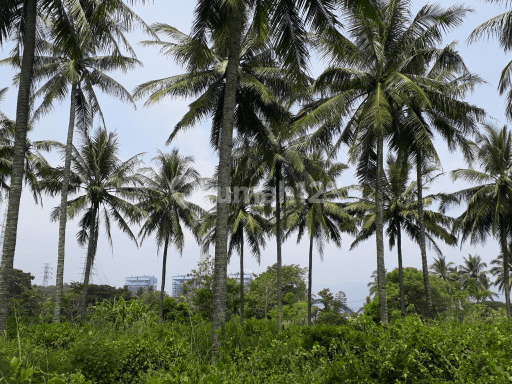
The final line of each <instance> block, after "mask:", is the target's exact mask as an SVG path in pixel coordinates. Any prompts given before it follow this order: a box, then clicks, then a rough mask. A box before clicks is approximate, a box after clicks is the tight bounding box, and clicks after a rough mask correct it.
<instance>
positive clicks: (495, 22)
mask: <svg viewBox="0 0 512 384" xmlns="http://www.w3.org/2000/svg"><path fill="white" fill-rule="evenodd" d="M484 1H485V2H487V3H497V4H505V5H509V3H508V1H505V0H484ZM511 17H512V10H509V11H505V12H503V13H502V14H500V15H498V16H495V17H493V18H491V19H490V20H487V21H485V22H484V23H482V24H480V25H479V26H478V27H476V28H475V30H474V31H473V32H472V33H471V35H469V38H468V41H469V42H470V43H473V42H476V41H477V40H480V39H481V38H482V37H484V36H487V37H497V38H498V41H499V44H500V46H501V47H502V48H503V50H504V51H505V52H507V51H509V50H510V49H511V48H512V25H511V24H510V18H511ZM511 74H512V61H510V62H509V63H508V64H507V65H506V66H505V68H503V71H502V72H501V77H500V82H499V84H498V90H499V93H500V95H503V94H504V93H505V92H506V93H507V102H506V109H505V110H506V116H507V119H509V120H510V119H512V87H511V86H510V84H511V81H510V79H511V77H510V75H511Z"/></svg>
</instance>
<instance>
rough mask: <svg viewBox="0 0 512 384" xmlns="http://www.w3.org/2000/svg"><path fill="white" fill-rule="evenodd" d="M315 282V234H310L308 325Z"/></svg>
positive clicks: (309, 324)
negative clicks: (312, 289) (312, 287)
mask: <svg viewBox="0 0 512 384" xmlns="http://www.w3.org/2000/svg"><path fill="white" fill-rule="evenodd" d="M312 284H313V234H311V235H309V269H308V326H311V308H312V303H311V299H312V298H311V296H312V295H311V286H312Z"/></svg>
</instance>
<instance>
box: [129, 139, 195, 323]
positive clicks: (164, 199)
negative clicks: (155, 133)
mask: <svg viewBox="0 0 512 384" xmlns="http://www.w3.org/2000/svg"><path fill="white" fill-rule="evenodd" d="M153 162H155V163H156V165H157V170H156V171H155V170H153V169H151V168H149V169H147V170H146V177H145V187H144V189H143V194H142V197H141V201H140V203H139V204H138V205H139V207H140V208H141V209H143V210H144V211H145V212H146V213H147V218H146V219H145V222H144V224H143V225H142V227H141V229H140V232H139V237H140V239H141V244H142V241H144V239H145V238H147V237H148V236H150V235H151V234H153V233H154V234H155V239H156V243H157V246H158V248H159V249H161V248H163V262H162V283H161V288H160V319H161V320H162V321H163V320H164V312H163V310H164V296H165V276H166V271H167V250H168V248H169V246H170V245H171V244H172V245H174V246H175V247H176V249H177V250H178V251H179V253H180V255H181V254H182V252H183V246H184V245H185V234H184V232H183V225H184V226H185V227H186V228H188V229H189V230H192V232H193V233H197V226H198V225H197V219H198V215H200V214H201V213H203V209H202V208H201V207H200V206H198V205H197V204H194V203H192V202H190V201H188V200H187V199H188V198H190V196H191V195H192V194H193V193H194V191H195V190H196V189H197V188H198V187H199V186H200V183H201V179H200V175H199V172H197V170H196V169H195V168H194V167H193V166H192V164H193V162H194V158H193V157H191V156H181V155H180V154H179V152H178V149H173V150H172V151H171V152H170V153H168V154H167V153H162V152H159V153H158V155H157V156H156V157H155V158H153Z"/></svg>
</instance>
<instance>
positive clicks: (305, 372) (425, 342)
mask: <svg viewBox="0 0 512 384" xmlns="http://www.w3.org/2000/svg"><path fill="white" fill-rule="evenodd" d="M511 335H512V322H510V321H507V320H505V319H487V320H471V319H466V320H465V321H464V322H457V321H443V322H430V323H426V322H423V321H421V320H420V319H419V318H418V317H414V316H412V317H409V318H407V319H406V320H405V322H402V321H396V322H393V323H391V324H389V325H386V326H382V325H376V324H375V323H374V322H372V321H371V320H369V319H368V318H367V317H361V318H359V319H351V320H350V321H349V323H348V324H347V325H342V326H332V325H316V326H312V327H310V328H308V327H300V326H289V327H288V328H286V329H285V330H284V331H282V332H278V331H277V328H276V326H275V324H274V323H273V322H271V321H268V320H256V319H248V320H247V321H246V322H245V323H244V325H243V326H241V325H240V324H239V322H238V321H237V319H233V320H232V321H231V322H229V323H228V324H227V326H226V328H225V330H224V331H223V333H222V340H223V344H222V349H221V352H222V358H221V359H220V361H218V362H217V363H216V364H215V365H214V366H212V365H211V364H210V361H209V359H210V348H211V345H210V338H211V337H210V336H211V328H210V325H209V323H207V322H204V321H195V320H194V319H188V321H186V322H166V323H163V324H159V323H158V322H157V321H156V320H154V319H151V318H143V319H135V320H134V321H132V322H130V323H125V324H119V323H116V322H113V321H104V322H101V323H100V322H94V321H91V322H88V323H84V324H72V323H68V322H65V323H61V324H36V325H19V326H18V328H17V332H16V333H15V335H13V336H12V337H3V338H2V339H0V382H2V383H3V382H5V383H25V382H32V383H48V382H49V383H145V382H147V383H311V382H313V383H396V382H404V383H452V382H453V383H486V384H487V383H509V382H510V381H512V359H511V351H512V336H511Z"/></svg>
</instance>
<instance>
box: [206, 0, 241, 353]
mask: <svg viewBox="0 0 512 384" xmlns="http://www.w3.org/2000/svg"><path fill="white" fill-rule="evenodd" d="M231 12H232V14H231V16H230V49H229V56H228V64H227V68H226V86H225V93H224V105H223V110H222V130H221V135H220V143H219V176H218V178H219V179H218V183H217V185H218V188H219V189H218V191H217V223H216V239H215V262H214V275H213V319H212V362H215V361H216V360H217V354H218V349H219V345H220V341H219V333H218V331H219V329H220V328H222V326H223V325H224V322H225V321H226V295H227V266H228V249H227V248H228V247H227V242H228V215H229V212H228V209H229V207H228V204H229V197H230V195H231V194H230V192H229V189H230V184H231V178H230V171H231V156H232V148H233V125H234V117H235V115H234V114H235V105H236V89H237V82H238V66H239V64H240V49H241V48H240V46H241V41H242V14H243V9H233V10H232V11H231Z"/></svg>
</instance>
